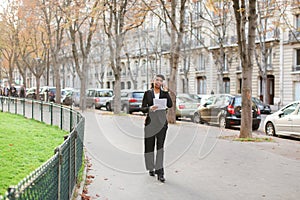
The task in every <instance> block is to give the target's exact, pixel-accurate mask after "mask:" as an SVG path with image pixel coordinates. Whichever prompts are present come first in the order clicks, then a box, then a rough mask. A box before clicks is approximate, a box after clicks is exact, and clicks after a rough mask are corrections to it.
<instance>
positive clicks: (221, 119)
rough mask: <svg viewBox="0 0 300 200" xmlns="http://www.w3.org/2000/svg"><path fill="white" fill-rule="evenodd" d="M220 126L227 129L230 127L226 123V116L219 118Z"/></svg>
mask: <svg viewBox="0 0 300 200" xmlns="http://www.w3.org/2000/svg"><path fill="white" fill-rule="evenodd" d="M219 126H220V128H227V127H228V125H227V123H226V118H225V117H224V116H221V117H220V118H219Z"/></svg>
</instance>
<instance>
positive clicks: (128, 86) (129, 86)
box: [127, 81, 131, 89]
mask: <svg viewBox="0 0 300 200" xmlns="http://www.w3.org/2000/svg"><path fill="white" fill-rule="evenodd" d="M127 89H131V82H130V81H127Z"/></svg>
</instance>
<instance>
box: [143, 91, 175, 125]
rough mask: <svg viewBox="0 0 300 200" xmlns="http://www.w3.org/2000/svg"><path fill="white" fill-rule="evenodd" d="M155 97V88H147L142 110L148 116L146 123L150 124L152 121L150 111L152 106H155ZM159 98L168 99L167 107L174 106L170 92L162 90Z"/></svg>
mask: <svg viewBox="0 0 300 200" xmlns="http://www.w3.org/2000/svg"><path fill="white" fill-rule="evenodd" d="M154 98H155V96H154V91H153V89H151V90H147V91H146V92H145V93H144V97H143V103H142V108H141V110H142V112H143V113H147V117H146V120H145V125H148V124H149V123H150V121H151V120H150V118H149V115H148V113H149V109H150V106H153V99H154ZM159 98H160V99H167V107H168V108H171V107H172V106H173V103H172V100H171V97H170V95H169V92H167V91H163V90H160V94H159Z"/></svg>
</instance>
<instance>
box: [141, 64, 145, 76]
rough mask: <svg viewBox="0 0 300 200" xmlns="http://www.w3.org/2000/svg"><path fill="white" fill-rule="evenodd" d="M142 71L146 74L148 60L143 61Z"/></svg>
mask: <svg viewBox="0 0 300 200" xmlns="http://www.w3.org/2000/svg"><path fill="white" fill-rule="evenodd" d="M141 73H142V75H146V60H143V61H142V69H141Z"/></svg>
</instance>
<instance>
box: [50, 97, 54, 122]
mask: <svg viewBox="0 0 300 200" xmlns="http://www.w3.org/2000/svg"><path fill="white" fill-rule="evenodd" d="M50 124H51V126H52V125H53V103H52V102H51V103H50Z"/></svg>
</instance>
